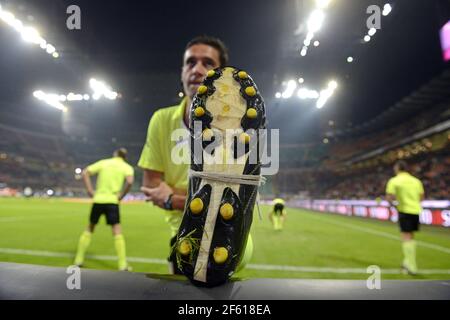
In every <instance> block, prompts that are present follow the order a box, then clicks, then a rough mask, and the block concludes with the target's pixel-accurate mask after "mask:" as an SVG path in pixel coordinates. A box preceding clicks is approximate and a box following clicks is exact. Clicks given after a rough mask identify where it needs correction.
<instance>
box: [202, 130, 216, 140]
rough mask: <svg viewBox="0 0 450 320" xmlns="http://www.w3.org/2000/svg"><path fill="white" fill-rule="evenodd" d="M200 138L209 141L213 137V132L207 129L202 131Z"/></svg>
mask: <svg viewBox="0 0 450 320" xmlns="http://www.w3.org/2000/svg"><path fill="white" fill-rule="evenodd" d="M202 136H203V140H204V141H211V139H212V137H214V131H212V130H211V129H208V128H207V129H205V130H203V133H202Z"/></svg>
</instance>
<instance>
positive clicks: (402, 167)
mask: <svg viewBox="0 0 450 320" xmlns="http://www.w3.org/2000/svg"><path fill="white" fill-rule="evenodd" d="M394 166H395V167H396V168H397V169H398V170H400V171H407V170H408V163H406V161H405V160H399V161H397V162H396V163H395V165H394Z"/></svg>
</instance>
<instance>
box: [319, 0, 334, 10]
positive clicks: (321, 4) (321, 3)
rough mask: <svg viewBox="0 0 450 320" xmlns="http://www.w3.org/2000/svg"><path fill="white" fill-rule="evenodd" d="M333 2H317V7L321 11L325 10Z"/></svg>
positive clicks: (320, 0)
mask: <svg viewBox="0 0 450 320" xmlns="http://www.w3.org/2000/svg"><path fill="white" fill-rule="evenodd" d="M330 2H331V0H316V6H317V7H318V8H320V9H325V8H326V7H328V5H329V4H330Z"/></svg>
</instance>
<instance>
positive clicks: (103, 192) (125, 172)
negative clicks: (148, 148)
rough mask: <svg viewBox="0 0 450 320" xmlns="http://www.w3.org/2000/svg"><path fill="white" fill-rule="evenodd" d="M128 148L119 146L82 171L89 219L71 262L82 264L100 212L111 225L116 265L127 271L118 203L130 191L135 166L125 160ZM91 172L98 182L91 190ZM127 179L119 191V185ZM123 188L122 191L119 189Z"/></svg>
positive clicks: (128, 268) (128, 269)
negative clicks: (91, 203) (88, 198)
mask: <svg viewBox="0 0 450 320" xmlns="http://www.w3.org/2000/svg"><path fill="white" fill-rule="evenodd" d="M126 157H127V150H126V149H125V148H120V149H118V150H116V151H114V154H113V157H112V158H109V159H103V160H100V161H97V162H95V163H94V164H91V165H89V166H88V167H86V168H85V169H84V170H83V181H84V184H85V186H86V190H87V193H88V195H89V196H90V197H91V198H93V199H94V203H93V205H92V209H91V215H90V222H89V225H88V226H87V229H86V231H84V232H83V234H82V235H81V237H80V240H79V242H78V249H77V254H76V257H75V262H74V264H75V265H77V266H80V267H81V266H82V265H83V262H84V255H85V253H86V250H87V248H88V247H89V244H90V242H91V237H92V233H93V232H94V229H95V226H96V225H97V223H98V220H99V219H100V216H101V215H102V214H105V215H106V222H107V224H109V225H110V226H111V227H112V233H113V235H114V244H115V247H116V252H117V256H118V260H119V263H118V267H119V270H121V271H130V270H131V268H130V267H129V265H128V263H127V260H126V250H125V239H124V237H123V235H122V229H121V227H120V214H119V202H120V201H121V200H122V199H123V198H124V197H125V195H126V194H127V193H128V191H130V189H131V186H132V185H133V181H134V169H133V167H131V166H130V165H129V164H128V163H127V162H126ZM91 175H97V185H96V190H95V191H94V189H93V187H92V183H91ZM124 180H125V182H126V184H125V187H124V188H123V190H122V186H123V183H124ZM121 190H122V191H121Z"/></svg>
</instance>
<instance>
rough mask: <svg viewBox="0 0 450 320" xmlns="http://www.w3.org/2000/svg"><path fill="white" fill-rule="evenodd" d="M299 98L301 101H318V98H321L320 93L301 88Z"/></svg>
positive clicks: (298, 92) (298, 93)
mask: <svg viewBox="0 0 450 320" xmlns="http://www.w3.org/2000/svg"><path fill="white" fill-rule="evenodd" d="M297 96H298V97H299V98H300V99H317V98H319V93H318V92H317V91H316V90H309V89H307V88H300V89H299V90H298V91H297Z"/></svg>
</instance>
